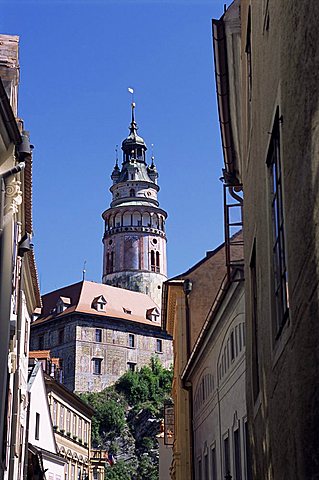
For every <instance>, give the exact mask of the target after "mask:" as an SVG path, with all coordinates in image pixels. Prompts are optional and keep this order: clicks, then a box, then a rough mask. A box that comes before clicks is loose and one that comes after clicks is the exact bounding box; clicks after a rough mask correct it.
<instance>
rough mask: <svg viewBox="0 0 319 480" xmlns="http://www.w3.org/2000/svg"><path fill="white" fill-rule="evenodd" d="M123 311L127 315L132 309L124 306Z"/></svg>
mask: <svg viewBox="0 0 319 480" xmlns="http://www.w3.org/2000/svg"><path fill="white" fill-rule="evenodd" d="M123 312H124V313H127V314H128V315H131V314H132V310H129V309H128V308H124V307H123Z"/></svg>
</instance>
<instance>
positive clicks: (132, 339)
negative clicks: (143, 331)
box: [128, 333, 136, 348]
mask: <svg viewBox="0 0 319 480" xmlns="http://www.w3.org/2000/svg"><path fill="white" fill-rule="evenodd" d="M128 346H129V347H130V348H136V342H135V335H134V333H129V334H128Z"/></svg>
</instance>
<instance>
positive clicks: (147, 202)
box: [31, 103, 172, 392]
mask: <svg viewBox="0 0 319 480" xmlns="http://www.w3.org/2000/svg"><path fill="white" fill-rule="evenodd" d="M134 108H135V104H134V103H132V120H131V124H130V134H129V136H128V137H127V138H126V139H125V140H124V141H123V143H122V150H123V163H122V167H121V169H120V168H119V166H118V162H117V161H116V165H115V167H114V170H113V173H112V176H111V178H112V180H113V185H112V187H111V192H112V195H113V199H112V202H111V206H110V208H109V209H108V210H106V211H105V212H104V213H103V219H104V221H105V233H104V238H103V242H104V262H103V263H104V264H103V278H102V282H103V283H95V282H89V281H87V280H83V281H81V282H78V283H75V284H73V285H68V286H66V287H63V288H60V289H58V290H55V291H54V292H50V293H47V294H46V295H43V296H42V303H43V308H42V312H41V314H40V315H39V317H38V318H36V319H35V320H34V321H33V323H32V336H31V350H44V349H47V350H50V352H51V353H52V355H53V356H54V357H58V358H60V360H61V361H62V365H63V383H64V385H65V386H66V387H67V388H69V389H70V390H73V391H78V392H83V391H101V390H103V389H104V388H105V387H107V386H108V385H110V384H112V383H114V382H116V380H117V379H118V378H119V377H120V376H121V375H123V373H125V372H126V371H127V370H135V368H140V367H142V366H143V365H147V364H149V362H150V360H151V358H152V356H154V355H157V356H158V358H159V359H160V361H161V363H162V364H163V365H164V366H165V367H166V368H168V367H170V365H171V363H172V339H171V337H170V335H168V334H167V333H166V332H165V331H163V329H162V327H161V319H160V304H161V294H162V284H163V282H164V281H165V280H166V236H165V231H164V228H165V227H164V223H165V219H166V217H167V214H166V212H165V211H164V210H162V209H160V208H159V202H158V200H157V193H158V191H159V187H158V185H157V183H156V182H157V177H158V173H157V171H156V167H155V164H154V157H152V162H151V164H150V165H149V166H148V165H147V163H146V159H145V158H146V157H145V153H146V150H147V147H146V145H145V142H144V140H143V139H142V138H141V137H140V136H138V135H137V124H136V122H135V117H134Z"/></svg>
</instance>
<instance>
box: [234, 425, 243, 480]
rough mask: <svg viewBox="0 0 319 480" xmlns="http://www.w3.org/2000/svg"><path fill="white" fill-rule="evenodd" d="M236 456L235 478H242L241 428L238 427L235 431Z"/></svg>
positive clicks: (240, 479) (239, 479) (237, 479)
mask: <svg viewBox="0 0 319 480" xmlns="http://www.w3.org/2000/svg"><path fill="white" fill-rule="evenodd" d="M234 456H235V480H242V475H241V451H240V431H239V428H237V430H235V431H234Z"/></svg>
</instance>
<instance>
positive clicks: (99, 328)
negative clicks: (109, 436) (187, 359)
mask: <svg viewBox="0 0 319 480" xmlns="http://www.w3.org/2000/svg"><path fill="white" fill-rule="evenodd" d="M42 302H43V308H42V313H41V316H40V317H39V318H38V319H37V320H35V321H34V322H33V323H32V325H31V333H32V335H31V344H30V350H32V351H33V350H50V352H51V354H52V356H53V357H56V358H60V362H62V366H63V384H64V385H65V386H66V387H67V388H68V389H69V390H72V391H76V392H85V391H96V392H99V391H101V390H103V389H104V388H105V387H107V386H108V385H110V384H112V383H114V382H115V381H116V380H117V379H118V378H119V377H120V376H121V375H123V373H125V372H126V371H127V370H135V368H140V367H142V366H143V365H147V364H149V362H150V361H151V358H152V356H154V355H157V356H158V358H159V360H160V361H161V363H162V364H163V365H164V366H165V367H166V368H168V367H169V366H170V365H171V363H172V340H171V337H170V336H169V335H168V334H167V333H165V332H164V331H163V330H162V328H161V320H160V312H159V309H158V308H157V305H156V304H155V303H154V302H153V300H152V299H151V298H150V297H149V296H148V295H146V294H145V293H140V292H131V291H129V290H125V289H124V288H116V287H112V286H110V285H104V284H103V283H95V282H89V281H86V280H85V281H82V282H79V283H75V284H74V285H69V286H67V287H64V288H60V289H59V290H55V291H54V292H50V293H48V294H46V295H43V296H42Z"/></svg>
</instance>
